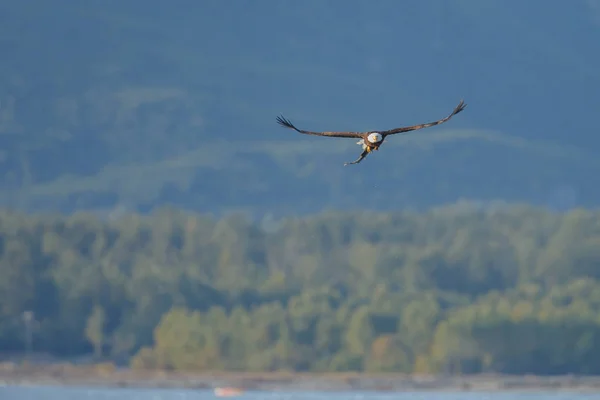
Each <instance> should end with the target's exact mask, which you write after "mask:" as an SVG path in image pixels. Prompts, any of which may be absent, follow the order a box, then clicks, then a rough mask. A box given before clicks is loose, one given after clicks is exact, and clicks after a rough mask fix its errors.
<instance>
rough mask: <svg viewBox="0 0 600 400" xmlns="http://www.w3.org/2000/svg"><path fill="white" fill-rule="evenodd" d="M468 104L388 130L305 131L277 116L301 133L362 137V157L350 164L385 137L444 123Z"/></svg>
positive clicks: (375, 146) (380, 142)
mask: <svg viewBox="0 0 600 400" xmlns="http://www.w3.org/2000/svg"><path fill="white" fill-rule="evenodd" d="M466 106H467V105H466V104H465V103H464V101H463V100H461V101H460V103H458V105H457V106H456V108H454V111H452V113H451V114H450V115H448V116H447V117H445V118H442V119H440V120H437V121H434V122H428V123H426V124H419V125H412V126H405V127H401V128H395V129H389V130H387V131H367V132H313V131H305V130H302V129H298V128H296V127H295V126H294V124H292V123H291V122H290V121H289V120H287V119H286V118H284V117H283V116H279V117H277V122H278V123H279V124H280V125H281V126H283V127H285V128H289V129H293V130H295V131H296V132H300V133H304V134H306V135H315V136H329V137H342V138H355V139H360V140H359V141H358V142H357V144H359V145H361V146H362V149H363V152H362V153H361V155H360V157H358V159H357V160H355V161H352V162H347V163H344V165H350V164H358V163H359V162H361V161H362V160H363V159H364V158H365V157H366V156H367V155H368V154H369V153H371V152H372V151H374V150H379V146H381V144H382V143H383V141H384V140H385V138H386V137H387V136H389V135H395V134H397V133H407V132H410V131H416V130H418V129H423V128H429V127H431V126H435V125H439V124H443V123H444V122H446V121H448V120H449V119H450V118H452V117H453V116H454V115H456V114H458V113H459V112H461V111H462V110H464V109H465V107H466Z"/></svg>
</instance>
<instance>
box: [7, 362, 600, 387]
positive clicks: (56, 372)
mask: <svg viewBox="0 0 600 400" xmlns="http://www.w3.org/2000/svg"><path fill="white" fill-rule="evenodd" d="M8 385H10V386H14V385H16V386H95V387H120V388H180V389H209V390H212V389H214V388H216V387H226V386H227V387H239V388H242V389H244V390H247V391H251V390H252V391H253V390H258V391H340V392H348V391H363V392H364V391H387V392H423V391H428V392H440V391H453V392H456V391H459V392H468V391H479V392H481V391H485V392H508V391H511V392H515V391H519V392H548V391H553V392H556V391H563V392H564V391H569V392H587V393H589V392H600V376H573V375H570V376H513V375H491V374H490V375H463V376H410V375H405V374H359V373H322V374H319V373H278V372H274V373H245V372H239V373H236V372H167V371H139V370H130V369H118V370H110V369H102V368H97V367H88V366H65V365H47V366H40V365H36V366H15V365H13V366H10V367H7V366H3V367H2V368H0V386H8Z"/></svg>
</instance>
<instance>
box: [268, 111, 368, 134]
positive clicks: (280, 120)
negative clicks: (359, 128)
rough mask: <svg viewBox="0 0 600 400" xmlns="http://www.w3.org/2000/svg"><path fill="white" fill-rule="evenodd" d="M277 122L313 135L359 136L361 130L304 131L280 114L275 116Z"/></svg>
mask: <svg viewBox="0 0 600 400" xmlns="http://www.w3.org/2000/svg"><path fill="white" fill-rule="evenodd" d="M277 122H278V123H279V125H281V126H283V127H285V128H290V129H293V130H295V131H296V132H300V133H304V134H306V135H315V136H329V137H345V138H361V137H362V135H363V134H362V133H361V132H313V131H305V130H302V129H298V128H296V127H295V126H294V124H292V123H291V122H290V121H289V120H287V119H285V118H284V117H282V116H280V117H277Z"/></svg>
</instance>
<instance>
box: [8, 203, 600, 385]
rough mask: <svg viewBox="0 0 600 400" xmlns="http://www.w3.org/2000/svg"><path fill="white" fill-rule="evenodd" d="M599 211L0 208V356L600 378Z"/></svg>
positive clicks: (170, 365) (138, 364) (165, 365)
mask: <svg viewBox="0 0 600 400" xmlns="http://www.w3.org/2000/svg"><path fill="white" fill-rule="evenodd" d="M599 265H600V212H598V211H589V210H583V209H575V210H572V211H569V212H566V213H558V212H553V211H549V210H547V209H543V208H536V207H533V206H527V205H498V206H497V207H495V208H486V209H483V208H480V207H477V206H475V205H472V204H468V203H457V204H454V205H448V206H445V207H441V208H436V209H431V210H429V211H423V212H410V211H402V212H390V213H387V212H386V213H384V212H370V211H369V212H367V211H356V212H332V211H331V212H322V213H319V214H314V215H309V216H305V217H293V218H292V217H290V218H286V219H281V220H272V219H271V220H263V221H253V220H250V219H248V218H246V217H245V216H243V215H242V214H234V213H232V214H229V215H226V216H222V217H218V218H217V217H214V216H211V215H209V214H194V213H188V212H183V211H180V210H177V209H174V208H162V209H158V210H156V211H154V212H152V213H150V214H148V215H140V214H127V215H122V216H120V217H118V218H114V219H111V220H106V219H101V218H99V217H98V216H96V215H94V214H92V213H83V212H82V213H76V214H73V215H71V216H63V215H59V214H21V213H18V212H13V211H4V212H2V213H1V214H0V352H3V353H8V352H11V351H12V352H14V351H18V352H22V351H23V350H24V349H25V342H24V335H23V320H22V315H23V312H24V311H28V310H29V311H33V313H34V319H35V323H34V324H33V325H32V326H33V328H32V329H33V350H34V351H36V352H47V353H51V354H53V355H55V356H58V357H63V358H69V357H74V356H78V355H86V354H87V355H89V354H94V356H95V357H96V360H99V361H112V362H115V363H121V364H123V363H125V364H128V365H131V366H133V367H135V368H159V369H177V370H181V369H190V370H231V371H235V370H253V371H281V370H291V371H370V372H380V371H401V372H446V373H455V374H458V373H477V372H502V373H519V374H523V373H535V374H564V373H577V374H589V373H600V283H599V281H598V279H599V278H600V269H599Z"/></svg>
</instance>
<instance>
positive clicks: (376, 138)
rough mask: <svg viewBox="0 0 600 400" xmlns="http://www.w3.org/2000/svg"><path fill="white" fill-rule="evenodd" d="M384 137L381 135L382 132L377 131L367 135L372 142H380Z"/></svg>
mask: <svg viewBox="0 0 600 400" xmlns="http://www.w3.org/2000/svg"><path fill="white" fill-rule="evenodd" d="M382 138H383V137H382V136H381V133H377V132H373V133H371V134H369V136H367V140H368V141H369V142H371V143H379V142H381V139H382Z"/></svg>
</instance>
